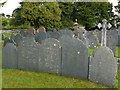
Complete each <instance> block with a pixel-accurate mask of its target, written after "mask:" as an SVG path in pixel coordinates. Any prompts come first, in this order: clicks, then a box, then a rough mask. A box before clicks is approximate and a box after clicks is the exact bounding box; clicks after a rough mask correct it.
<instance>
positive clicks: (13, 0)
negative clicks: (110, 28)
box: [0, 0, 118, 15]
mask: <svg viewBox="0 0 120 90" xmlns="http://www.w3.org/2000/svg"><path fill="white" fill-rule="evenodd" d="M4 1H6V0H1V1H0V3H1V2H4ZM21 1H22V0H7V3H6V4H5V5H4V7H0V13H5V15H7V14H9V15H12V12H13V10H14V9H15V8H17V7H19V6H20V5H19V3H18V2H21ZM108 1H109V2H111V3H113V5H114V6H116V5H117V4H118V3H117V2H118V0H108ZM114 10H115V9H113V11H114ZM116 14H117V13H116Z"/></svg>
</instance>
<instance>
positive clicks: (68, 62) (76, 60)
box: [59, 35, 89, 79]
mask: <svg viewBox="0 0 120 90" xmlns="http://www.w3.org/2000/svg"><path fill="white" fill-rule="evenodd" d="M59 41H60V44H61V46H62V75H65V76H72V77H75V78H83V79H87V77H88V56H89V52H88V48H87V47H86V45H84V44H83V42H82V41H81V40H79V39H77V38H70V37H69V36H66V35H63V36H62V37H61V38H60V39H59Z"/></svg>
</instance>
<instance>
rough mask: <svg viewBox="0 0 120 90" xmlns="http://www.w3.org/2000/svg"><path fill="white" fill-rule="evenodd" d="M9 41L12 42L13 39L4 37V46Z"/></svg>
mask: <svg viewBox="0 0 120 90" xmlns="http://www.w3.org/2000/svg"><path fill="white" fill-rule="evenodd" d="M7 43H11V40H10V39H9V37H5V39H4V47H5V45H6V44H7Z"/></svg>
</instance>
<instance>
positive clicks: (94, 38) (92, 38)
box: [87, 31, 99, 48]
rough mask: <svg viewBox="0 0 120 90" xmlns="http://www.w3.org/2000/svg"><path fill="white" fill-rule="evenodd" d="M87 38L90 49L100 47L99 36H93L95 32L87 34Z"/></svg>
mask: <svg viewBox="0 0 120 90" xmlns="http://www.w3.org/2000/svg"><path fill="white" fill-rule="evenodd" d="M87 38H88V43H89V47H90V48H96V47H97V46H98V43H99V40H98V38H97V36H95V35H94V34H93V31H88V32H87Z"/></svg>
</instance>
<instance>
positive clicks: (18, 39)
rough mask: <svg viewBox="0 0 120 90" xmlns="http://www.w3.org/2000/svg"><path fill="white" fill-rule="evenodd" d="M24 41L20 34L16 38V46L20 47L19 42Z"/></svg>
mask: <svg viewBox="0 0 120 90" xmlns="http://www.w3.org/2000/svg"><path fill="white" fill-rule="evenodd" d="M21 40H22V36H21V35H20V34H17V35H16V36H15V40H14V41H15V43H16V46H18V44H19V42H20V41H21Z"/></svg>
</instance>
